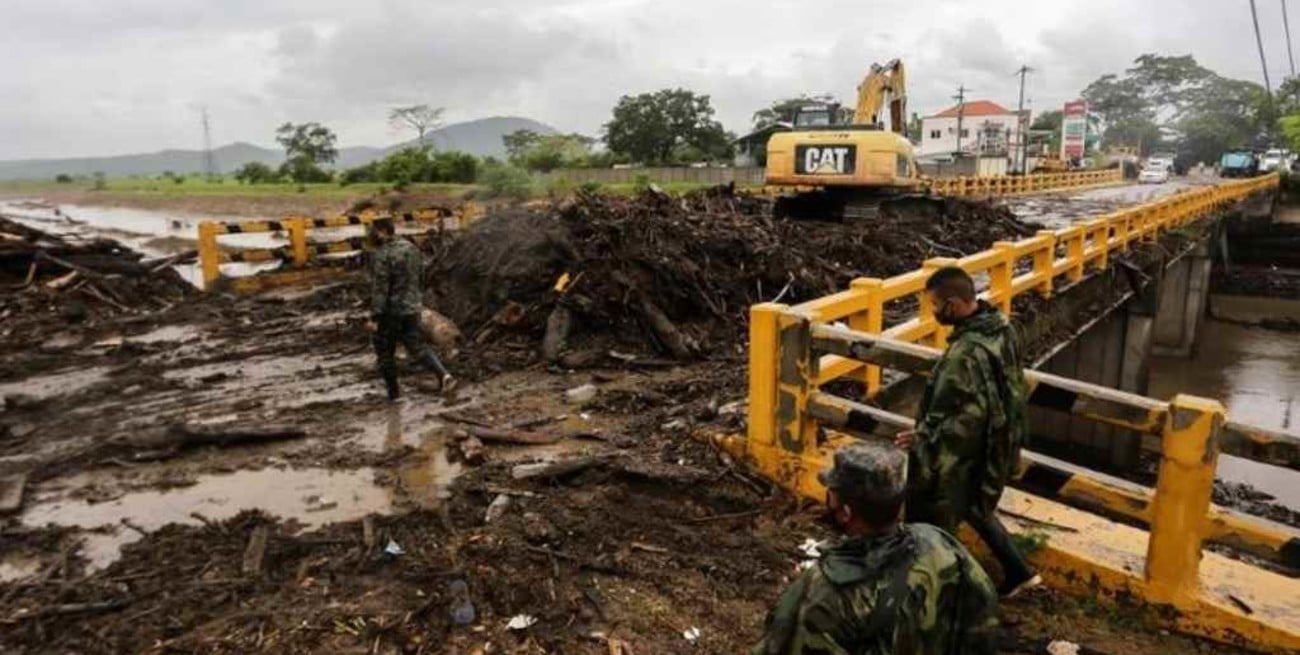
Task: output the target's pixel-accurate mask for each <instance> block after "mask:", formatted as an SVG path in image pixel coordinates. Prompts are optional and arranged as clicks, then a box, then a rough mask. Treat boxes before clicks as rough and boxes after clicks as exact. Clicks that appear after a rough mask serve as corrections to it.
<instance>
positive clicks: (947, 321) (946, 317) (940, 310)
mask: <svg viewBox="0 0 1300 655" xmlns="http://www.w3.org/2000/svg"><path fill="white" fill-rule="evenodd" d="M951 306H952V303H951V301H950V300H943V301H940V302H939V303H938V304H936V305H935V306H934V320H935V321H937V322H938V323H939V325H955V324H956V323H957V321H956V320H954V319H953V317H952V315H951V314H950V313H949V312H948V308H949V307H951Z"/></svg>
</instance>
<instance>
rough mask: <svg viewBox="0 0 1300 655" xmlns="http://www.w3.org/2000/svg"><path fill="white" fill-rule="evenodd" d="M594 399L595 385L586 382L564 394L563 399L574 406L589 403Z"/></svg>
mask: <svg viewBox="0 0 1300 655" xmlns="http://www.w3.org/2000/svg"><path fill="white" fill-rule="evenodd" d="M595 397H596V385H594V384H592V383H590V382H588V383H587V384H584V385H582V386H580V387H574V388H572V389H569V390H568V391H565V392H564V399H565V400H566V401H568V402H570V403H572V404H574V405H581V404H582V403H585V402H590V401H591V400H592V399H594V398H595Z"/></svg>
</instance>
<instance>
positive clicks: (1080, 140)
mask: <svg viewBox="0 0 1300 655" xmlns="http://www.w3.org/2000/svg"><path fill="white" fill-rule="evenodd" d="M1061 113H1062V114H1063V115H1062V117H1061V159H1064V160H1066V161H1070V160H1071V159H1082V158H1083V153H1084V150H1085V147H1084V144H1085V143H1086V142H1087V137H1088V103H1087V102H1085V101H1083V100H1075V101H1074V102H1067V103H1065V108H1064V109H1063V110H1062V112H1061Z"/></svg>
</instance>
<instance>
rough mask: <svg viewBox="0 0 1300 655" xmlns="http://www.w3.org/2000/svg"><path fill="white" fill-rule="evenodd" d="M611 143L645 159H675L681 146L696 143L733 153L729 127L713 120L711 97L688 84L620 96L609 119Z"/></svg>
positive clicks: (716, 153) (715, 153)
mask: <svg viewBox="0 0 1300 655" xmlns="http://www.w3.org/2000/svg"><path fill="white" fill-rule="evenodd" d="M605 144H606V145H608V146H609V149H610V150H611V151H612V152H614V153H615V154H617V155H624V156H626V157H628V158H630V159H631V160H633V161H637V162H641V163H643V164H669V163H675V161H676V160H675V159H674V154H675V153H677V152H678V148H679V147H680V146H694V147H695V148H698V149H699V150H700V151H702V152H704V153H707V154H708V155H709V156H711V157H713V158H722V157H725V156H727V155H728V151H729V149H730V141H729V140H728V135H727V133H726V131H725V130H723V129H722V124H721V123H719V122H718V121H716V120H714V119H713V106H712V105H711V104H710V102H709V96H707V95H699V94H695V93H693V92H691V91H687V90H686V89H661V90H659V91H655V92H653V93H642V94H638V95H635V96H623V97H622V98H620V99H619V101H618V104H617V105H616V106H615V107H614V115H613V118H612V119H611V120H610V121H609V122H608V123H606V124H605Z"/></svg>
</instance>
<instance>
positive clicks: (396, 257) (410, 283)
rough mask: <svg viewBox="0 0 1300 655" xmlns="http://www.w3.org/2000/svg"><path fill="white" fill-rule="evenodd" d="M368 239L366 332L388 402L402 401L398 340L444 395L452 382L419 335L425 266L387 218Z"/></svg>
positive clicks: (422, 335) (378, 221) (415, 251)
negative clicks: (427, 370)
mask: <svg viewBox="0 0 1300 655" xmlns="http://www.w3.org/2000/svg"><path fill="white" fill-rule="evenodd" d="M370 234H371V238H372V239H373V240H374V243H375V245H376V248H375V250H374V253H373V255H372V256H371V260H370V321H369V322H367V323H366V329H367V330H368V331H369V332H370V334H371V336H372V338H373V340H374V344H375V356H376V357H377V358H378V360H379V374H380V375H381V376H382V377H383V378H384V386H385V387H387V389H388V399H389V400H397V399H398V398H399V397H401V389H400V388H399V387H398V385H397V343H398V342H399V341H400V342H401V343H402V344H403V345H404V346H405V347H406V353H407V355H408V356H409V357H410V358H411V359H413V360H417V361H419V362H420V363H421V364H423V365H425V366H426V367H428V368H430V369H432V370H433V371H434V372H436V373H437V374H438V385H439V389H440V390H442V391H449V390H450V389H451V387H452V385H453V384H454V382H455V381H454V380H453V378H452V377H451V374H450V373H448V372H447V369H446V368H445V367H443V365H442V362H441V361H439V360H438V356H437V355H436V354H434V352H433V349H432V348H430V347H429V344H428V343H427V342H426V341H425V338H424V334H423V333H422V332H421V330H420V310H422V309H424V298H423V296H424V293H423V291H422V289H421V287H422V285H423V275H422V274H423V272H424V263H423V258H422V257H421V255H420V251H419V249H417V248H416V247H415V244H412V243H411V242H410V241H408V240H406V239H402V238H399V237H398V236H397V230H396V228H395V227H394V226H393V221H392V219H388V218H381V219H378V220H376V221H375V222H374V223H372V224H371V231H370Z"/></svg>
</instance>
